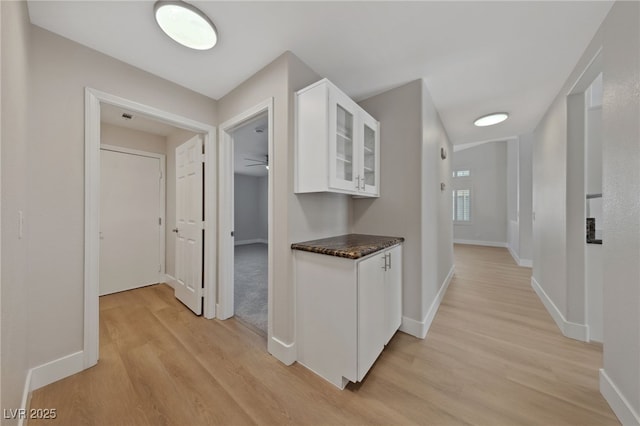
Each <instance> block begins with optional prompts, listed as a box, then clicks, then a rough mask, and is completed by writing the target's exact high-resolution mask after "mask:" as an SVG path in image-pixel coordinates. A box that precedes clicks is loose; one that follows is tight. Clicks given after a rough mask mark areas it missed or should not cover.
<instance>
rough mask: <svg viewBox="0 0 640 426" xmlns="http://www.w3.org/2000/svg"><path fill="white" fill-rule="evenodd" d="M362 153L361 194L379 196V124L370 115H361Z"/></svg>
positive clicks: (358, 180)
mask: <svg viewBox="0 0 640 426" xmlns="http://www.w3.org/2000/svg"><path fill="white" fill-rule="evenodd" d="M360 124H361V126H362V127H361V129H362V138H363V141H362V152H361V163H360V178H359V179H358V178H356V183H359V185H360V188H359V190H360V192H364V193H365V194H370V195H378V190H379V182H380V171H379V169H380V135H379V129H378V122H377V121H376V120H374V119H373V118H372V117H371V116H370V115H369V114H366V113H364V112H362V113H361V121H360Z"/></svg>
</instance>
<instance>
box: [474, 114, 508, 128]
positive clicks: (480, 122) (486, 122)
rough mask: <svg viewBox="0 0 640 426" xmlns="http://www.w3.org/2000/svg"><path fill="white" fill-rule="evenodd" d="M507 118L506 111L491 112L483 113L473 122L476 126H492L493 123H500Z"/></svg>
mask: <svg viewBox="0 0 640 426" xmlns="http://www.w3.org/2000/svg"><path fill="white" fill-rule="evenodd" d="M507 118H509V114H507V113H506V112H494V113H492V114H487V115H483V116H482V117H480V118H478V119H476V121H474V122H473V124H474V125H476V126H478V127H486V126H493V125H494V124H498V123H502V122H503V121H504V120H506V119H507Z"/></svg>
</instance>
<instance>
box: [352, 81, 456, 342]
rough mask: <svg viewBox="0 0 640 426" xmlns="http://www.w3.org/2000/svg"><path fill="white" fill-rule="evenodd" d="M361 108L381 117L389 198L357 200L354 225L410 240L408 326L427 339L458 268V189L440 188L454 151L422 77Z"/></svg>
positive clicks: (384, 192)
mask: <svg viewBox="0 0 640 426" xmlns="http://www.w3.org/2000/svg"><path fill="white" fill-rule="evenodd" d="M360 105H361V106H362V107H363V108H364V109H365V110H367V112H369V113H370V114H371V115H372V116H373V117H375V118H376V119H377V120H379V121H380V129H381V131H380V141H381V142H380V161H381V163H380V194H381V197H380V198H377V199H356V200H354V201H353V204H354V212H353V230H354V232H356V233H369V234H378V235H390V236H400V237H405V243H404V247H405V248H404V250H403V329H404V330H405V331H408V332H411V333H412V334H415V335H419V336H420V337H424V333H426V331H427V328H428V326H429V321H430V320H429V318H430V315H432V314H435V309H437V303H436V304H435V305H434V301H436V298H437V297H438V293H439V291H440V290H441V289H442V286H443V284H444V283H445V281H446V279H447V277H448V275H449V273H450V271H451V268H452V267H453V251H452V231H451V229H452V226H451V194H450V192H448V191H444V192H441V191H440V182H445V184H446V185H447V188H449V185H450V173H451V167H450V161H451V154H452V152H453V149H452V147H451V144H450V142H449V140H448V137H447V135H446V132H445V131H444V128H443V126H442V124H441V122H440V117H439V115H438V112H437V111H436V109H435V107H434V106H433V102H432V100H431V96H430V94H429V92H428V89H427V88H426V86H425V84H424V82H423V81H422V80H416V81H413V82H410V83H407V84H406V85H404V86H401V87H398V88H396V89H392V90H389V91H387V92H385V93H382V94H380V95H377V96H374V97H371V98H369V99H366V100H364V101H362V102H360ZM441 147H443V148H445V149H446V150H447V151H448V153H449V155H448V157H447V159H446V160H441V159H440V148H441ZM432 306H433V308H432Z"/></svg>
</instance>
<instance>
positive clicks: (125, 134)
mask: <svg viewBox="0 0 640 426" xmlns="http://www.w3.org/2000/svg"><path fill="white" fill-rule="evenodd" d="M100 143H101V144H103V145H114V146H119V147H122V148H128V149H135V150H138V151H145V152H153V153H155V154H164V155H166V153H167V138H166V137H164V136H160V135H154V134H152V133H147V132H141V131H139V130H134V129H129V128H126V127H120V126H115V125H113V124H108V123H100Z"/></svg>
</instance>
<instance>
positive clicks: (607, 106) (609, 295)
mask: <svg viewBox="0 0 640 426" xmlns="http://www.w3.org/2000/svg"><path fill="white" fill-rule="evenodd" d="M603 34H604V40H603V56H604V68H603V76H604V96H603V99H604V103H603V107H602V113H603V132H602V133H603V137H602V140H603V148H604V149H603V156H602V159H603V164H602V181H603V188H602V192H603V201H604V206H603V207H604V229H603V233H604V239H605V240H604V245H603V251H604V261H603V274H604V282H605V286H604V372H605V374H606V376H608V378H609V379H610V383H611V384H614V385H615V386H617V389H618V390H619V395H613V396H610V395H608V394H607V393H605V397H607V400H608V401H609V403H610V404H611V405H612V406H614V410H616V414H618V417H620V418H621V419H622V420H623V423H625V424H636V425H638V424H640V327H639V326H638V324H640V285H638V283H640V262H639V261H638V259H640V167H639V166H640V127H639V126H638V117H640V94H639V93H638V87H640V58H639V54H638V52H640V3H638V2H616V3H615V5H614V6H613V8H612V9H611V12H610V13H609V15H608V16H607V18H606V20H605V22H604V25H603ZM606 382H607V380H604V382H603V380H601V389H603V385H605V389H610V387H609V388H607V387H606ZM620 397H624V398H626V401H628V408H629V411H630V412H626V411H624V410H623V408H622V407H621V398H620ZM632 413H633V417H632Z"/></svg>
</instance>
